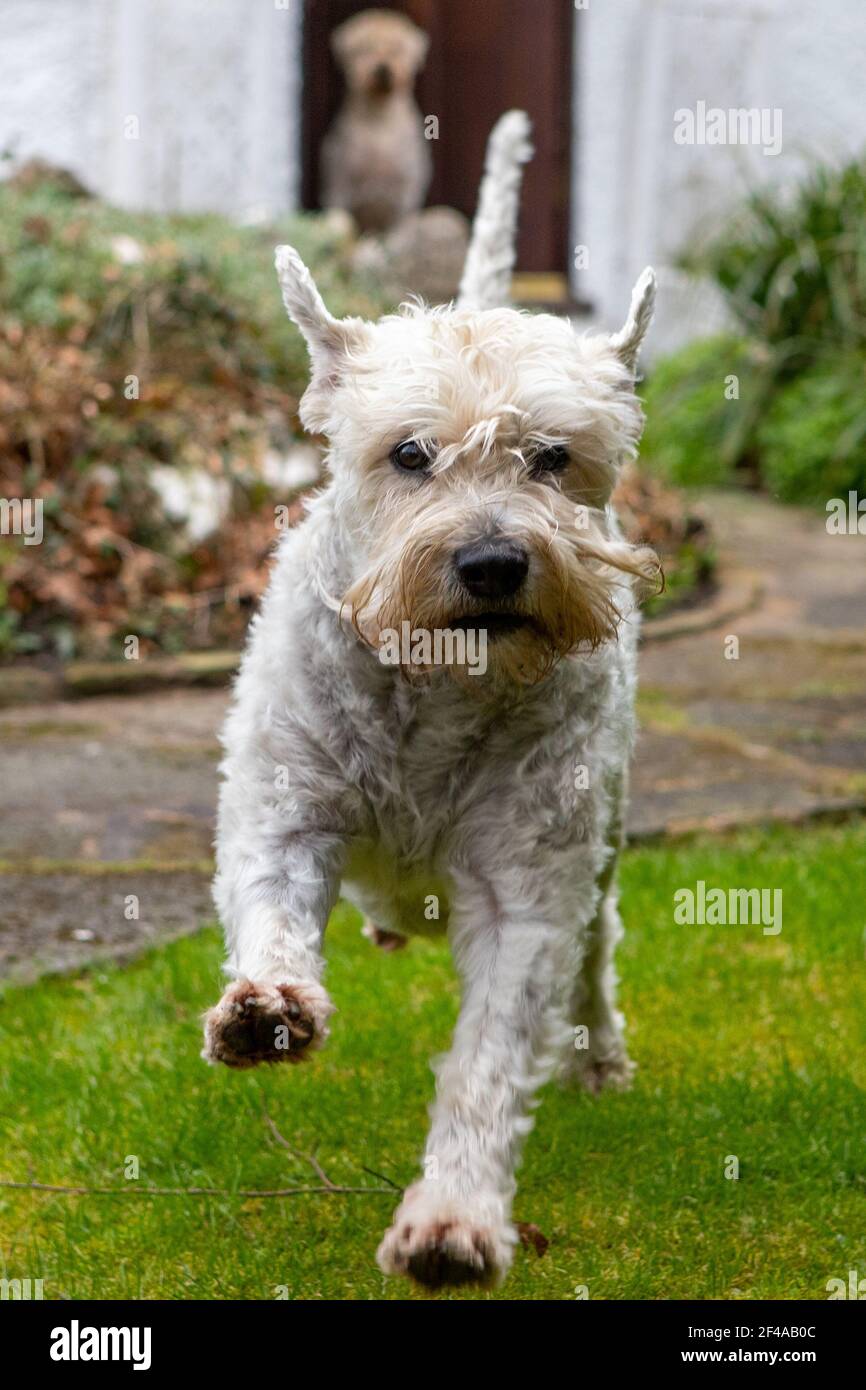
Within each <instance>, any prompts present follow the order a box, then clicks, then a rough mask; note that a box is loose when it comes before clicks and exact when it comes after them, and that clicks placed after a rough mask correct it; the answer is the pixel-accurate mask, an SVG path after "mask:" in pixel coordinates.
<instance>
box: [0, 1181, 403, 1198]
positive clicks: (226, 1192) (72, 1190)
mask: <svg viewBox="0 0 866 1390" xmlns="http://www.w3.org/2000/svg"><path fill="white" fill-rule="evenodd" d="M0 1187H13V1188H17V1189H19V1190H22V1189H23V1190H28V1191H32V1192H58V1193H62V1194H64V1195H65V1196H67V1197H126V1196H129V1195H130V1194H133V1193H134V1194H135V1195H136V1196H138V1197H297V1196H300V1195H301V1194H303V1193H330V1194H334V1195H350V1194H355V1193H382V1192H387V1193H388V1194H389V1195H390V1194H391V1192H392V1191H393V1186H392V1187H370V1186H361V1187H343V1186H339V1185H338V1184H336V1183H331V1182H329V1183H328V1184H327V1186H322V1187H274V1188H255V1187H254V1188H238V1189H237V1191H235V1192H232V1191H231V1190H230V1189H229V1188H227V1187H138V1186H137V1185H136V1184H135V1183H134V1182H129V1183H128V1184H127V1185H126V1187H83V1186H82V1187H72V1186H69V1187H67V1186H65V1185H64V1184H62V1183H50V1182H12V1181H11V1180H8V1179H6V1178H0Z"/></svg>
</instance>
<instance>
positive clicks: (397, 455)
mask: <svg viewBox="0 0 866 1390" xmlns="http://www.w3.org/2000/svg"><path fill="white" fill-rule="evenodd" d="M391 462H392V463H393V465H394V467H395V468H401V469H402V470H403V471H404V473H417V472H418V470H419V469H421V468H426V467H427V465H428V463H429V462H430V455H429V453H428V452H427V450H426V449H425V448H424V445H423V444H421V443H419V441H418V440H417V439H405V440H404V441H403V443H402V444H398V445H397V446H396V447H395V448H393V449H392V450H391Z"/></svg>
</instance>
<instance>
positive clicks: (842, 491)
mask: <svg viewBox="0 0 866 1390" xmlns="http://www.w3.org/2000/svg"><path fill="white" fill-rule="evenodd" d="M758 447H759V450H760V458H761V475H762V478H763V480H764V483H765V484H766V486H767V488H768V489H769V491H770V492H772V493H774V494H775V495H777V496H778V497H780V498H781V499H782V500H783V501H785V502H806V501H816V502H826V500H827V498H828V497H844V496H845V495H846V494H847V492H848V490H849V489H854V490H859V491H860V492H861V493H866V355H862V354H857V353H847V354H842V355H840V356H838V357H836V356H833V357H826V358H823V359H821V360H820V361H818V362H816V363H815V365H814V366H813V367H810V368H809V369H808V370H807V371H805V372H803V373H802V374H801V375H800V376H798V377H795V378H794V380H793V381H790V382H788V383H787V384H785V385H783V386H782V387H781V388H780V389H779V391H778V392H777V393H776V395H775V397H774V399H773V402H772V405H771V407H770V410H769V411H768V413H767V415H766V418H765V419H764V420H763V421H762V423H761V425H760V427H759V429H758Z"/></svg>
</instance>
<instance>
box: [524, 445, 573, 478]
mask: <svg viewBox="0 0 866 1390" xmlns="http://www.w3.org/2000/svg"><path fill="white" fill-rule="evenodd" d="M531 462H532V471H533V473H536V474H537V473H561V472H562V470H563V469H564V468H567V467H568V463H569V457H568V450H567V449H566V447H565V445H564V444H551V445H550V447H549V448H547V449H539V450H538V452H537V453H536V454H533V456H532V460H531Z"/></svg>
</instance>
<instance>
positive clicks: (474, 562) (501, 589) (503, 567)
mask: <svg viewBox="0 0 866 1390" xmlns="http://www.w3.org/2000/svg"><path fill="white" fill-rule="evenodd" d="M454 567H455V569H456V570H457V573H458V575H459V576H460V583H461V584H462V585H463V587H464V589H466V590H467V591H468V592H469V593H470V594H471V595H472V597H473V598H510V597H511V595H512V594H516V593H517V590H518V589H519V588H520V586H521V584H522V583H523V581H524V579H525V578H526V576H527V573H528V572H529V556H528V555H527V553H526V551H525V550H524V549H523V546H521V545H518V544H517V543H516V542H515V541H473V542H472V543H471V544H470V545H462V546H461V547H460V549H459V550H457V551H455V552H454Z"/></svg>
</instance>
